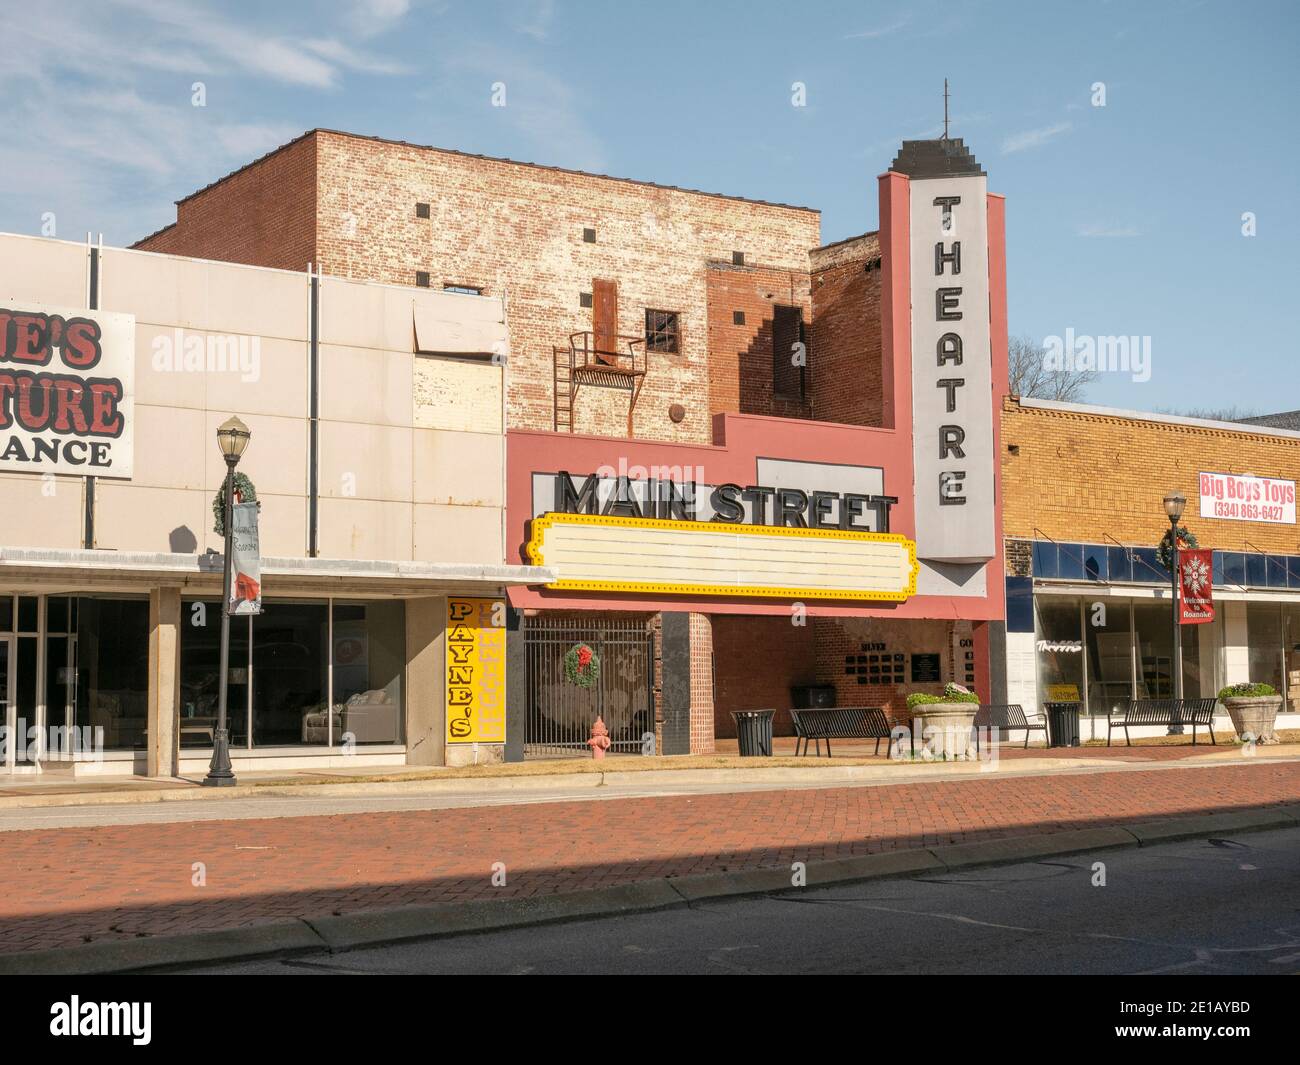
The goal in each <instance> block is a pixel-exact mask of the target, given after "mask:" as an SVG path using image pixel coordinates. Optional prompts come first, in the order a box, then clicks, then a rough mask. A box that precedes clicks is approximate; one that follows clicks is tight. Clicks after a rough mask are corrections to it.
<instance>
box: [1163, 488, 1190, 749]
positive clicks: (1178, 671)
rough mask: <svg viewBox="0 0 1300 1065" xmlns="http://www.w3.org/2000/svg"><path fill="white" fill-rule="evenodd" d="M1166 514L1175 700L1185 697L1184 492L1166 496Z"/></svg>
mask: <svg viewBox="0 0 1300 1065" xmlns="http://www.w3.org/2000/svg"><path fill="white" fill-rule="evenodd" d="M1164 502H1165V513H1166V514H1167V515H1168V516H1169V562H1170V566H1169V590H1170V593H1171V596H1170V599H1171V604H1172V607H1173V618H1174V658H1173V665H1172V666H1171V667H1170V673H1172V674H1173V678H1172V679H1173V682H1174V685H1173V687H1174V698H1175V699H1179V700H1181V699H1182V697H1183V627H1182V621H1181V619H1180V618H1179V616H1178V522H1179V520H1180V519H1181V518H1182V516H1183V508H1184V507H1186V506H1187V497H1186V496H1185V495H1183V494H1182V492H1177V491H1174V492H1169V493H1167V494H1166V495H1165V500H1164ZM1182 734H1183V726H1182V723H1181V722H1179V721H1177V720H1174V721H1173V723H1172V724H1171V725H1170V726H1169V735H1171V736H1181V735H1182Z"/></svg>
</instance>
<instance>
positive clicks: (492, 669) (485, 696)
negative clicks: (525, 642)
mask: <svg viewBox="0 0 1300 1065" xmlns="http://www.w3.org/2000/svg"><path fill="white" fill-rule="evenodd" d="M505 741H506V610H505V600H503V599H479V598H467V597H463V596H448V597H447V742H448V743H505Z"/></svg>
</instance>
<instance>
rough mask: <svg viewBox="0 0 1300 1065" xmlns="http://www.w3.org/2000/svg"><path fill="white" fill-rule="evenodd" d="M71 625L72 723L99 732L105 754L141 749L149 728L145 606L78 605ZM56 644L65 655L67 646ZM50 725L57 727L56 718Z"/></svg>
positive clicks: (124, 602)
mask: <svg viewBox="0 0 1300 1065" xmlns="http://www.w3.org/2000/svg"><path fill="white" fill-rule="evenodd" d="M76 623H77V646H76V663H77V674H76V676H77V683H76V706H77V720H76V723H77V724H78V725H80V726H89V727H90V728H92V729H96V728H102V729H103V730H104V733H103V737H104V749H105V750H108V751H112V750H131V749H134V748H138V747H143V746H144V745H145V739H146V735H147V730H148V727H149V601H148V600H147V599H78V600H77V603H76ZM51 642H52V643H53V642H56V641H51ZM58 642H59V643H60V644H61V645H63V647H64V649H65V653H66V641H58ZM55 676H56V679H57V674H56V675H55ZM54 698H55V699H56V700H57V699H58V698H60V696H59V695H57V694H55V695H54ZM50 721H51V723H52V724H58V723H59V722H58V720H57V718H56V714H55V713H51V718H50Z"/></svg>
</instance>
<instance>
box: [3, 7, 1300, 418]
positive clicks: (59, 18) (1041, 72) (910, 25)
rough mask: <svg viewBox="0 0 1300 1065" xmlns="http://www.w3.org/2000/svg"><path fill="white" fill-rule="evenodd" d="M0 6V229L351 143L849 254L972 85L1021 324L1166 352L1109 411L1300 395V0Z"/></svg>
mask: <svg viewBox="0 0 1300 1065" xmlns="http://www.w3.org/2000/svg"><path fill="white" fill-rule="evenodd" d="M4 3H5V6H6V7H7V8H12V9H14V12H20V14H15V13H13V12H11V13H9V14H7V15H6V18H5V31H6V36H7V37H8V40H7V42H6V60H5V63H4V64H3V66H2V67H0V90H2V96H0V98H2V99H3V101H4V106H3V108H0V130H3V133H4V137H5V143H6V150H5V152H4V154H3V156H0V167H2V169H0V230H4V231H8V232H17V233H39V232H41V229H42V224H43V219H44V218H45V217H46V216H47V214H52V215H53V221H54V225H55V226H56V235H57V236H59V237H62V238H65V239H74V240H75V239H81V238H83V237H84V235H85V232H86V231H87V230H94V231H96V232H98V231H102V232H103V233H104V239H105V241H106V242H108V243H110V244H126V243H130V242H131V241H133V240H135V239H138V238H139V237H141V236H143V235H144V234H146V233H148V232H151V231H152V230H154V229H157V228H158V227H160V226H162V225H165V224H166V223H167V222H169V221H171V220H172V219H173V218H174V208H173V206H172V201H173V200H175V199H177V198H178V197H180V196H183V195H185V194H187V193H189V192H192V191H193V190H194V189H196V188H198V187H200V186H202V185H204V184H206V183H208V182H209V181H211V180H213V179H214V178H216V177H218V176H220V175H222V174H224V173H226V172H228V171H230V170H231V169H234V168H235V167H237V166H239V165H241V164H242V163H244V162H247V161H248V160H250V159H252V158H254V157H255V156H257V155H259V154H261V153H263V152H265V151H267V150H269V149H270V148H273V147H275V146H276V145H278V144H281V143H283V142H284V141H286V140H289V139H291V138H292V137H294V136H296V135H297V134H299V133H301V132H302V131H303V130H305V129H308V128H310V127H313V126H327V127H332V128H338V129H346V130H352V131H355V132H359V133H368V134H375V135H379V136H385V137H393V138H398V139H404V140H410V141H414V142H416V143H423V144H436V145H441V146H445V147H450V148H460V149H463V150H466V151H472V152H482V153H486V154H490V155H504V156H509V157H511V158H516V159H524V160H529V161H534V162H541V163H551V164H556V165H561V166H568V167H575V168H579V169H590V170H595V171H599V172H602V173H610V174H616V175H620V176H626V177H635V178H642V179H646V180H652V181H658V182H663V183H666V184H675V185H684V186H688V187H692V188H700V189H706V190H709V191H717V192H726V193H732V194H736V195H742V196H751V197H757V198H761V199H768V200H777V201H782V202H786V203H795V204H802V205H807V206H811V207H817V208H819V209H820V210H821V211H822V237H823V240H824V241H826V242H829V241H833V240H837V239H840V238H842V237H845V236H850V235H852V234H855V233H861V232H863V231H866V230H869V229H874V228H875V227H876V222H877V211H876V190H875V176H876V175H877V174H879V173H880V172H882V171H883V170H885V169H886V168H887V167H888V165H889V162H890V160H891V159H892V158H893V156H894V152H895V149H896V147H897V144H898V142H899V141H900V140H901V139H903V138H904V137H907V138H915V137H932V136H936V135H938V133H939V131H940V124H941V121H942V114H943V110H942V96H941V94H942V85H943V79H944V77H945V76H946V77H948V78H949V79H950V81H951V85H952V94H953V96H952V115H953V124H952V133H953V135H954V136H961V137H963V138H965V140H966V142H967V143H968V144H969V145H970V146H971V147H972V148H973V150H974V152H975V154H976V156H977V158H978V159H979V160H980V161H981V162H982V163H983V164H984V166H985V168H986V169H987V171H988V173H989V186H990V188H991V189H992V190H993V191H996V192H1001V193H1004V194H1005V195H1006V196H1007V197H1008V234H1007V236H1008V255H1009V303H1010V322H1011V329H1012V332H1013V333H1021V334H1026V335H1028V336H1030V337H1032V338H1034V339H1035V340H1038V341H1041V340H1042V339H1043V338H1044V337H1046V336H1048V335H1053V334H1055V335H1063V334H1064V333H1065V330H1066V329H1067V328H1070V329H1073V330H1074V331H1075V333H1076V334H1077V335H1080V336H1082V335H1094V336H1095V335H1112V334H1124V335H1140V336H1150V337H1151V347H1152V373H1151V377H1150V380H1149V381H1147V382H1145V383H1139V382H1135V381H1133V380H1131V379H1130V377H1129V376H1128V375H1121V374H1108V375H1103V378H1102V379H1101V380H1100V381H1098V382H1097V383H1096V384H1095V385H1094V386H1093V387H1092V389H1091V390H1090V392H1089V394H1088V399H1089V400H1090V401H1091V402H1096V403H1105V404H1109V405H1113V406H1124V407H1131V408H1136V409H1146V410H1156V409H1169V408H1183V409H1185V408H1192V407H1204V406H1214V407H1226V406H1234V405H1235V406H1236V407H1238V408H1240V409H1241V410H1242V411H1243V412H1251V411H1255V412H1260V413H1264V412H1270V411H1275V410H1288V409H1295V408H1297V407H1300V384H1297V372H1296V360H1297V355H1298V354H1300V352H1298V351H1297V342H1296V339H1295V337H1296V330H1295V326H1294V324H1293V321H1292V319H1293V317H1294V316H1295V314H1296V307H1297V304H1298V303H1300V301H1298V300H1297V299H1296V283H1297V280H1300V270H1298V269H1297V265H1296V263H1297V259H1296V249H1297V248H1300V225H1297V221H1296V215H1297V212H1296V210H1295V207H1294V205H1293V204H1292V203H1291V202H1290V199H1291V198H1292V197H1293V196H1294V193H1295V191H1296V188H1297V174H1298V173H1300V138H1298V137H1297V132H1298V130H1297V126H1298V125H1300V123H1298V122H1297V118H1296V115H1297V109H1298V108H1300V102H1297V88H1298V87H1300V86H1298V85H1297V82H1298V81H1300V78H1298V77H1297V74H1296V69H1297V63H1296V61H1295V56H1296V55H1297V53H1298V52H1300V5H1297V4H1295V3H1286V2H1278V3H1265V2H1258V3H1255V2H1237V3H1218V2H1209V0H1206V2H1200V3H1196V2H1143V3H1132V2H1114V3H1104V2H1087V0H1074V2H1068V3H1067V2H1054V0H1041V2H1037V3H1012V2H1005V3H998V2H984V3H951V2H950V3H930V2H922V3H916V4H897V3H895V4H889V3H861V2H860V3H817V2H805V3H798V4H796V3H791V2H789V0H785V2H767V0H752V2H749V3H722V2H708V3H702V2H700V0H695V2H690V3H679V2H676V0H658V2H655V3H637V2H632V0H620V2H618V3H612V2H609V0H605V2H591V3H588V2H576V0H574V2H564V0H554V2H550V0H533V2H526V3H492V2H488V0H476V2H466V3H456V2H450V0H448V2H435V0H429V2H422V0H351V2H339V3H334V4H329V3H323V4H309V3H305V2H297V0H285V2H282V3H276V4H266V3H224V4H219V3H216V2H208V3H205V4H199V3H190V2H188V0H122V2H99V3H90V2H71V0H68V2H60V0H49V2H46V3H38V4H30V3H29V4H25V5H19V4H17V3H15V2H14V0H4ZM199 81H201V82H203V83H204V86H205V89H206V105H205V106H203V107H195V106H193V105H192V85H193V84H194V83H195V82H199ZM796 81H799V82H803V83H804V84H805V85H806V86H807V105H806V106H804V107H794V106H792V105H791V86H792V83H794V82H796ZM494 82H504V83H505V86H506V106H505V107H504V108H499V107H497V108H494V107H492V106H491V92H492V85H493V83H494ZM1097 82H1102V83H1104V85H1105V95H1106V106H1104V107H1096V106H1093V104H1092V98H1093V89H1092V86H1093V85H1094V84H1095V83H1097ZM1248 211H1249V212H1253V213H1254V215H1255V217H1256V226H1257V235H1256V236H1254V237H1245V236H1243V235H1242V220H1241V219H1242V215H1243V213H1244V212H1248Z"/></svg>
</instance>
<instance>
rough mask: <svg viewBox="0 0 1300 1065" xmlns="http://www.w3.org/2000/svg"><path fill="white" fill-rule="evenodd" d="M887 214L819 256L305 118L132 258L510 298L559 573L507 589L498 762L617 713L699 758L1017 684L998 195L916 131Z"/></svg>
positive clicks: (469, 401) (717, 206) (617, 190)
mask: <svg viewBox="0 0 1300 1065" xmlns="http://www.w3.org/2000/svg"><path fill="white" fill-rule="evenodd" d="M936 193H938V194H939V195H938V196H936V195H934V194H936ZM878 197H879V205H880V218H881V230H880V232H879V233H875V232H872V233H866V234H864V235H862V236H859V237H855V238H852V239H850V240H846V241H840V242H837V243H835V244H831V245H827V246H825V247H821V246H819V245H820V217H819V215H818V213H817V212H816V211H815V210H811V209H808V208H803V207H792V206H787V205H782V204H773V203H765V202H756V201H752V200H744V199H739V198H736V197H730V196H722V195H717V194H712V193H704V192H698V191H692V190H686V189H680V188H672V187H664V186H660V185H654V184H650V183H646V182H640V181H633V180H627V179H622V178H611V177H604V176H598V175H592V174H586V173H581V172H576V171H571V170H564V169H559V168H554V167H543V166H535V165H531V164H527V163H519V162H513V161H510V160H504V159H492V158H486V157H482V156H474V155H467V154H464V153H460V152H455V151H448V150H445V149H438V148H430V147H421V146H417V145H411V144H407V143H403V142H393V141H385V140H380V139H376V138H370V137H360V136H355V135H352V134H346V133H339V132H334V131H327V130H312V131H310V132H308V133H306V134H304V135H303V136H302V137H300V138H298V139H297V140H295V141H293V142H291V143H290V144H287V145H285V146H283V147H282V148H280V149H278V150H276V151H275V152H272V153H270V154H269V155H267V156H265V157H263V158H262V159H259V160H257V161H255V162H253V163H250V164H249V165H248V166H246V167H244V168H243V169H241V170H238V171H236V172H235V173H233V174H231V175H228V176H227V177H225V178H222V179H221V180H219V181H217V182H215V183H213V184H212V185H209V186H207V187H206V188H204V189H201V190H199V191H198V192H196V193H194V194H192V195H190V196H188V197H186V198H185V199H183V200H181V201H179V202H178V204H177V220H176V222H175V223H174V224H172V225H170V226H168V227H166V228H165V229H163V230H160V231H159V232H157V233H155V234H153V235H151V236H149V237H146V238H145V239H144V240H142V241H141V242H140V243H139V245H138V247H140V248H145V249H150V250H155V251H168V252H174V253H183V254H187V255H194V256H201V257H205V258H213V259H224V260H232V261H239V262H252V263H258V264H263V265H273V266H279V267H284V268H291V269H298V270H305V269H307V267H308V264H312V265H313V267H314V268H315V269H316V270H318V271H320V272H321V273H324V274H326V275H334V276H339V277H345V278H355V279H365V280H371V281H380V282H388V283H395V284H407V285H411V284H414V285H417V286H429V287H433V288H439V289H453V290H462V291H463V290H468V291H470V292H474V293H480V294H484V295H489V296H493V297H500V298H501V299H502V300H503V301H504V303H505V307H506V316H507V321H508V331H509V345H508V347H509V350H508V353H502V354H508V360H507V379H508V384H507V386H506V390H505V392H506V401H505V424H506V427H507V428H508V430H509V432H508V434H507V449H508V456H507V467H508V482H509V483H508V486H507V512H508V516H507V525H508V531H507V549H506V559H505V560H504V561H509V562H511V563H519V562H523V561H525V560H533V561H537V560H539V559H541V558H543V557H545V558H547V561H546V563H545V564H546V565H547V566H551V567H553V568H555V569H556V571H557V572H559V573H560V574H561V579H560V580H558V581H556V582H554V583H552V584H551V585H550V586H548V587H547V588H545V589H541V590H530V589H527V588H515V589H512V590H511V594H510V599H511V603H512V605H513V607H515V608H516V610H517V614H516V615H512V616H513V617H515V620H516V623H517V625H518V629H517V630H516V632H518V633H519V634H520V635H518V636H516V637H514V640H513V643H512V647H513V648H514V649H515V651H513V652H512V654H513V655H514V658H512V663H513V665H512V668H513V669H514V670H515V672H514V673H512V689H511V690H512V692H517V691H519V690H520V689H521V688H522V689H523V690H524V691H525V693H526V699H516V698H514V697H513V696H512V699H511V713H512V715H520V716H519V717H518V718H512V726H511V735H512V737H513V739H512V741H508V742H507V749H506V756H507V757H518V756H522V754H523V753H524V747H525V746H526V745H527V746H529V747H530V751H529V753H533V752H541V751H551V750H557V751H559V750H573V749H575V748H576V749H582V748H581V744H582V741H583V740H585V738H586V730H587V727H588V725H589V723H590V720H591V718H592V717H593V716H594V713H596V712H599V713H601V714H603V715H604V717H605V719H606V721H607V723H608V724H610V726H611V730H612V731H613V733H614V737H615V741H616V745H617V746H618V747H619V749H624V750H634V749H643V747H644V737H645V736H646V735H647V734H648V733H649V732H650V731H651V728H653V733H654V735H655V738H656V743H657V749H658V750H660V751H664V752H667V753H678V752H684V751H693V752H694V751H707V750H710V749H712V742H713V738H714V736H715V735H727V734H729V732H730V730H731V727H732V726H731V718H730V711H732V710H736V709H745V708H753V707H755V706H762V707H772V708H775V709H777V710H778V711H783V710H786V709H788V708H789V707H790V706H791V705H792V701H794V700H796V699H815V698H825V697H826V695H825V693H827V692H834V693H835V694H834V697H835V698H837V699H838V701H839V702H840V704H841V705H864V704H870V705H883V706H885V707H887V708H889V709H890V710H892V711H894V712H896V713H900V714H901V711H902V709H903V697H904V695H905V694H906V693H907V692H908V691H912V690H919V691H929V692H937V691H940V690H942V686H943V684H944V683H945V682H947V681H949V680H957V681H960V682H963V683H970V684H972V685H974V686H975V687H977V688H978V689H979V690H981V691H983V692H984V693H985V694H986V695H987V694H988V693H989V692H990V691H991V688H992V685H993V684H994V678H993V676H992V673H991V671H990V670H991V665H993V664H996V665H997V667H998V668H999V669H1000V667H1001V662H1002V658H1003V656H1002V653H1001V618H1002V616H1003V591H1004V585H1003V580H1002V572H1003V563H1002V558H1001V551H1002V546H1001V535H1000V531H999V527H998V521H999V517H998V515H999V506H998V503H999V498H998V497H999V494H1000V490H1001V489H1000V477H1001V471H1000V470H999V469H998V466H997V461H996V456H997V453H998V437H999V434H1000V432H1001V426H1000V424H999V421H998V419H997V417H996V416H995V414H996V411H997V409H998V406H999V404H1000V401H1001V396H1002V395H1003V393H1005V390H1006V389H1005V378H1006V320H1005V251H1004V246H1003V241H1004V238H1003V224H1002V219H1003V203H1002V200H1001V198H1000V197H997V196H993V195H990V194H988V193H987V192H986V189H985V177H984V173H983V171H982V170H981V169H980V168H979V166H978V164H977V163H976V162H975V160H974V159H973V158H972V157H971V156H970V154H969V152H968V151H966V149H965V148H964V146H963V145H962V144H961V142H960V141H955V140H954V141H948V140H944V141H925V142H906V143H905V144H904V146H903V150H902V152H900V154H899V156H898V158H897V159H896V160H895V161H894V163H893V165H892V167H891V170H890V173H888V174H885V175H883V176H882V177H881V179H880V181H879V188H878ZM963 198H964V202H963ZM959 205H960V206H959ZM951 241H956V242H957V243H960V244H962V245H964V247H963V248H962V250H961V253H960V254H957V253H956V252H955V251H954V250H953V249H952V248H951V247H949V244H948V243H945V242H951ZM926 242H932V243H938V244H940V245H942V246H943V247H945V248H949V251H948V253H947V254H948V258H947V259H946V260H938V261H936V263H935V264H934V266H933V269H932V268H931V265H930V262H929V257H930V255H931V252H930V250H929V249H930V247H931V244H930V243H926ZM963 256H964V259H965V271H966V272H965V274H964V275H963V276H962V277H960V278H958V277H957V276H956V275H957V274H959V273H961V271H962V269H963V264H962V258H963ZM949 279H951V281H950V282H949ZM945 283H946V287H944V285H945ZM935 286H940V287H938V288H935ZM963 286H964V287H965V295H964V296H963V295H962V292H963ZM922 290H924V291H922ZM913 308H916V311H915V312H914V310H913ZM962 308H964V315H965V317H964V321H963V320H962V319H963V310H962ZM985 308H987V312H985ZM972 312H975V313H972ZM947 322H951V323H954V324H947ZM956 323H960V324H956ZM936 345H937V350H938V357H937V359H936V357H935V355H934V354H928V353H927V348H928V349H929V350H930V351H934V350H936ZM914 348H915V349H916V351H917V356H916V358H915V359H914V358H913V349H914ZM433 354H435V355H436V352H435V353H433ZM945 364H947V365H948V366H949V367H961V373H962V376H961V377H957V376H955V373H951V372H950V371H949V370H945ZM439 382H440V384H439V387H440V388H441V391H440V392H437V391H429V392H426V393H424V394H423V398H424V399H425V401H426V402H427V403H428V404H430V405H431V406H433V407H445V408H446V410H444V411H443V412H442V413H441V415H440V417H442V418H443V419H444V420H446V419H448V418H450V419H451V421H452V422H457V419H464V420H466V421H467V422H468V424H471V425H477V424H480V423H482V424H485V425H489V424H490V422H491V418H492V413H491V412H489V411H487V410H486V409H484V408H483V406H482V404H481V403H480V402H477V401H476V399H475V397H474V396H472V395H470V394H467V391H466V390H465V389H462V388H458V387H457V386H456V384H455V382H454V381H453V380H451V379H449V378H447V377H446V376H445V375H443V377H441V378H440V379H439ZM936 455H937V456H938V457H939V462H940V465H941V466H942V467H943V468H940V467H939V466H936V465H935V456H936ZM733 490H734V491H733ZM959 508H960V509H959ZM952 515H959V518H960V520H959V519H958V517H953V516H952ZM720 532H722V533H725V534H726V535H725V536H723V535H717V534H718V533H720ZM556 560H559V561H556ZM581 642H586V643H589V644H590V645H591V646H593V647H596V648H597V649H598V650H600V651H602V653H603V667H602V679H601V680H600V681H599V683H598V684H597V685H596V686H595V687H594V688H593V689H585V690H584V689H583V688H582V687H581V686H580V685H575V684H573V683H571V682H566V678H565V673H564V668H563V667H564V656H565V652H566V651H567V650H569V649H570V648H571V647H572V646H574V645H576V644H577V643H581ZM516 652H517V653H516ZM808 689H814V690H816V691H820V693H821V694H816V691H814V692H810V691H809V690H808ZM782 720H783V719H782V718H778V727H779V726H780V724H781V723H782ZM515 744H517V746H516V745H515Z"/></svg>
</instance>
